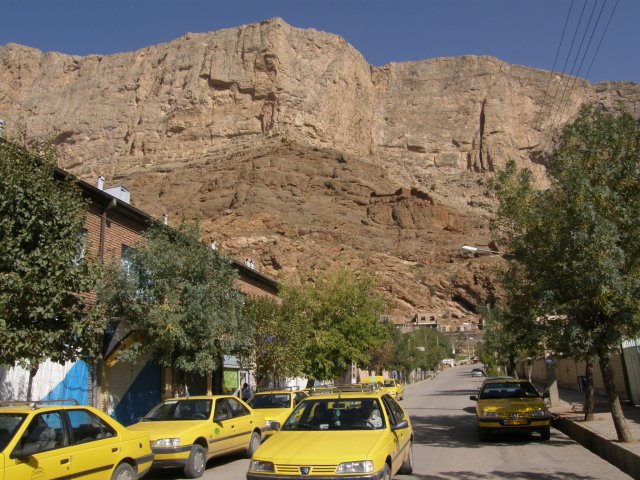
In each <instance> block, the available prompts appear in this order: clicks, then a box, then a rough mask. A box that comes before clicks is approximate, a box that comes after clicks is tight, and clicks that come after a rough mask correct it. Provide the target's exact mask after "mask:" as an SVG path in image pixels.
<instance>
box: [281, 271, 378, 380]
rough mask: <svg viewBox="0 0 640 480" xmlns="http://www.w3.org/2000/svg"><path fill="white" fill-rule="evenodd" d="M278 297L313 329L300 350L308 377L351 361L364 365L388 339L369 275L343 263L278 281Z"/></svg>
mask: <svg viewBox="0 0 640 480" xmlns="http://www.w3.org/2000/svg"><path fill="white" fill-rule="evenodd" d="M282 300H283V308H284V310H285V312H287V315H291V316H300V317H301V318H303V319H304V320H305V321H306V322H308V324H309V325H310V326H311V328H312V330H313V335H312V336H311V338H309V343H308V344H307V348H306V351H305V356H304V359H305V369H304V370H305V373H306V374H307V376H308V377H309V379H310V382H311V381H313V380H314V379H320V380H332V379H336V378H338V377H340V376H342V375H344V374H345V373H346V372H347V370H348V368H349V366H350V365H351V362H355V363H356V364H358V365H361V366H362V365H369V363H370V361H371V352H372V351H373V350H375V349H376V348H379V347H380V346H381V345H382V344H383V343H384V342H385V341H386V340H387V339H388V336H387V329H386V327H385V326H384V325H383V324H382V323H381V322H380V315H381V314H382V312H384V311H385V308H386V301H385V299H384V297H382V296H381V295H380V294H378V293H376V292H375V291H374V284H373V280H372V279H371V277H369V276H366V275H363V276H361V277H358V276H356V275H355V274H354V273H352V272H350V271H348V270H346V269H342V270H337V271H332V272H328V273H326V274H324V275H322V274H316V275H312V276H311V278H310V279H308V280H306V281H301V282H300V283H299V284H298V285H294V284H292V283H284V284H283V289H282Z"/></svg>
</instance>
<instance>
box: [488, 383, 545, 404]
mask: <svg viewBox="0 0 640 480" xmlns="http://www.w3.org/2000/svg"><path fill="white" fill-rule="evenodd" d="M538 397H540V394H539V393H538V391H537V390H536V389H535V387H534V386H533V385H532V384H531V383H530V382H527V381H524V382H491V383H487V384H485V386H484V387H483V389H482V392H481V393H480V399H481V400H487V399H492V398H538Z"/></svg>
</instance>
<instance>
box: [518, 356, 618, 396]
mask: <svg viewBox="0 0 640 480" xmlns="http://www.w3.org/2000/svg"><path fill="white" fill-rule="evenodd" d="M554 361H555V371H556V380H557V382H558V386H560V387H564V388H570V389H573V390H579V389H580V388H579V385H578V377H579V376H583V375H584V374H585V362H584V361H583V360H578V361H576V360H574V359H572V358H560V359H555V360H554ZM611 365H612V366H613V368H614V370H615V372H616V374H615V381H616V391H617V392H618V395H620V397H621V398H626V397H627V389H626V384H625V380H624V369H623V366H622V359H621V357H620V355H617V354H616V355H614V356H612V357H611ZM528 368H529V367H528V366H527V365H526V363H525V362H520V363H518V365H517V370H518V375H519V376H520V377H527V375H528ZM531 378H532V380H534V381H536V382H540V383H546V381H547V366H546V365H545V363H544V359H542V358H539V359H537V360H535V361H534V363H533V368H532V371H531ZM593 383H594V388H595V391H596V394H597V395H606V392H605V388H604V382H603V381H602V373H601V372H600V365H599V364H596V365H594V369H593Z"/></svg>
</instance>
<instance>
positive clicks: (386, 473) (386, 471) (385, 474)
mask: <svg viewBox="0 0 640 480" xmlns="http://www.w3.org/2000/svg"><path fill="white" fill-rule="evenodd" d="M380 478H381V479H382V480H391V469H390V468H389V464H388V463H385V464H384V468H383V469H382V477H380Z"/></svg>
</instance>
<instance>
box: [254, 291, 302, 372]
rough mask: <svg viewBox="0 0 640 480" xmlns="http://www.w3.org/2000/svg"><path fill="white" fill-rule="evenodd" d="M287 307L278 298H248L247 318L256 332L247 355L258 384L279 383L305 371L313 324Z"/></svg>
mask: <svg viewBox="0 0 640 480" xmlns="http://www.w3.org/2000/svg"><path fill="white" fill-rule="evenodd" d="M292 313H295V312H293V311H291V310H288V309H285V308H283V306H282V305H281V303H279V302H278V301H277V300H276V299H272V298H267V297H255V298H247V299H246V301H245V304H244V314H243V318H244V321H245V328H246V329H248V330H250V331H251V332H252V341H251V343H250V344H249V345H247V352H248V353H246V354H245V355H246V356H247V357H249V358H250V359H251V363H253V364H254V366H255V374H256V377H257V379H258V383H260V382H261V381H262V379H264V378H270V379H271V380H273V381H275V382H278V381H280V380H283V379H285V378H292V377H296V376H298V375H302V374H303V373H304V356H305V350H306V346H307V342H308V339H309V338H310V332H311V327H310V325H309V324H308V323H307V322H306V320H305V319H304V318H303V317H302V316H300V315H293V314H292Z"/></svg>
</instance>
